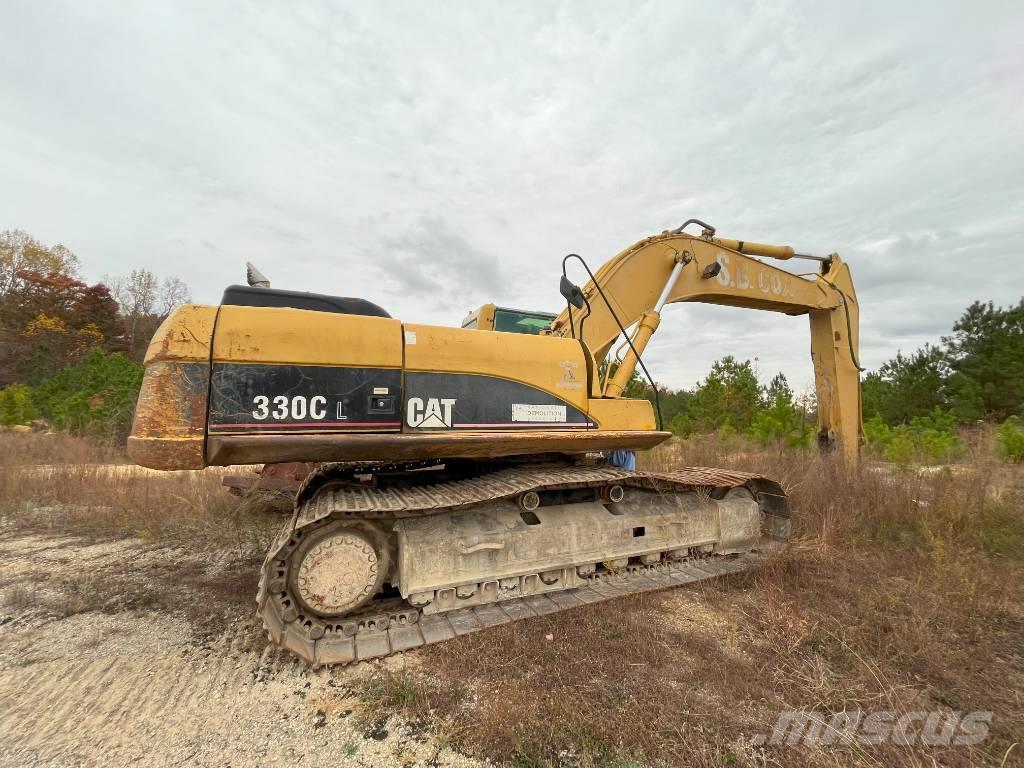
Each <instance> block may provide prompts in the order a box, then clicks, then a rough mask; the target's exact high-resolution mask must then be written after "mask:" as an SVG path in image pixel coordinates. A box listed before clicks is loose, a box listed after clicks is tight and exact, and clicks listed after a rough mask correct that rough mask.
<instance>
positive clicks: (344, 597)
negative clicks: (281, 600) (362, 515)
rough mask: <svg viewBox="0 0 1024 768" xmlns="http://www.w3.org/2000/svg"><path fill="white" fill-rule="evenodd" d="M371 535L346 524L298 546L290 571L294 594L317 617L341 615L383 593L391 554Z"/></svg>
mask: <svg viewBox="0 0 1024 768" xmlns="http://www.w3.org/2000/svg"><path fill="white" fill-rule="evenodd" d="M377 538H378V537H377V536H374V535H373V533H372V532H368V531H363V530H359V529H357V528H354V527H351V526H349V525H345V524H344V523H338V524H332V525H328V526H325V527H324V528H321V529H320V530H319V531H316V532H314V533H313V534H311V535H310V537H309V538H308V539H306V540H305V541H304V542H303V543H302V545H301V546H300V547H299V551H298V552H296V554H295V560H294V563H295V564H294V565H293V567H292V569H291V585H292V591H293V593H294V595H295V597H296V598H297V599H298V601H299V602H300V603H301V604H302V605H303V606H304V607H305V608H306V609H307V610H309V611H311V612H312V613H315V614H317V615H318V616H325V617H331V616H343V615H344V614H346V613H349V612H351V611H354V610H355V609H356V608H359V607H361V606H363V605H365V604H366V603H368V602H370V600H372V599H373V596H374V595H376V594H377V593H378V592H380V590H381V587H382V585H383V584H384V579H385V578H386V577H387V573H388V570H389V562H388V553H387V549H386V547H382V546H380V545H379V544H378V542H377V541H376V539H377Z"/></svg>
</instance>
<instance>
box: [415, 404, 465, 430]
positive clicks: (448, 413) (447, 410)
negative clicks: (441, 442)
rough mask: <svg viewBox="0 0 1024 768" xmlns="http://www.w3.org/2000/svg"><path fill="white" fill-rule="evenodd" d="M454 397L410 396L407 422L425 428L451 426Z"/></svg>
mask: <svg viewBox="0 0 1024 768" xmlns="http://www.w3.org/2000/svg"><path fill="white" fill-rule="evenodd" d="M454 407H455V398H454V397H428V398H427V399H426V400H424V399H423V398H422V397H410V398H409V402H408V403H406V416H405V420H406V423H408V425H409V426H410V427H417V428H423V429H430V428H435V429H436V428H441V429H443V428H445V427H447V428H451V426H452V409H453V408H454Z"/></svg>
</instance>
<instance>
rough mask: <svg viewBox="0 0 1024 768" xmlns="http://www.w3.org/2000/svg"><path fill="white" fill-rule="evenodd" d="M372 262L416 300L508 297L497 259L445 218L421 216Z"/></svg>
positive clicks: (383, 246)
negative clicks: (471, 241) (483, 296)
mask: <svg viewBox="0 0 1024 768" xmlns="http://www.w3.org/2000/svg"><path fill="white" fill-rule="evenodd" d="M366 257H367V259H368V260H370V261H372V262H373V263H374V264H375V265H376V266H377V268H378V269H379V270H380V274H381V277H383V278H384V279H385V280H387V281H389V282H391V283H394V284H395V285H396V286H397V288H398V289H399V290H400V291H401V292H402V293H405V294H409V295H412V296H419V297H428V298H433V299H435V300H440V299H447V298H451V299H460V300H461V299H462V298H463V297H464V296H465V295H466V294H467V293H480V294H486V295H489V296H491V297H492V298H498V297H499V296H500V295H501V294H503V293H504V286H503V282H502V271H501V265H500V263H499V262H498V260H497V258H496V257H495V256H494V255H493V254H490V253H487V252H485V251H483V250H482V249H480V248H478V247H477V246H475V245H473V244H472V243H470V241H469V240H468V239H467V238H466V237H465V236H464V235H462V234H460V233H459V232H456V231H454V230H453V229H452V227H451V225H450V224H449V223H448V222H447V221H446V220H445V219H443V218H441V217H439V216H427V215H424V216H420V217H418V218H417V219H416V220H415V221H414V222H412V223H410V224H409V225H406V227H405V228H404V231H403V232H402V233H401V234H398V235H394V236H389V237H386V238H384V239H383V241H382V242H381V244H380V247H379V248H374V249H373V250H372V251H369V252H367V253H366ZM480 303H483V302H480Z"/></svg>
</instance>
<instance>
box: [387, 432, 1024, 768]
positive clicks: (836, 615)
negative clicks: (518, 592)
mask: <svg viewBox="0 0 1024 768" xmlns="http://www.w3.org/2000/svg"><path fill="white" fill-rule="evenodd" d="M719 449H720V445H719V444H717V443H716V442H715V441H714V440H711V441H702V442H698V441H681V440H676V441H672V443H671V444H669V445H668V446H667V447H665V448H663V449H660V450H658V451H655V452H653V453H652V454H651V455H648V456H645V457H643V460H644V461H646V463H647V466H648V467H651V468H665V469H668V468H672V467H677V466H684V465H691V466H692V465H707V466H724V467H735V468H737V469H745V470H748V471H754V472H759V473H761V474H764V475H766V476H768V477H773V478H775V479H778V480H779V481H780V482H781V483H782V485H783V486H784V488H785V489H786V490H787V492H788V494H789V495H790V497H791V500H792V504H793V508H794V510H795V513H794V519H793V535H792V540H791V546H790V548H789V549H788V550H787V551H786V552H785V553H784V554H783V555H781V556H780V557H779V558H777V559H776V560H775V561H773V562H772V563H771V564H769V565H768V566H767V567H765V568H762V569H761V570H759V571H757V572H754V573H747V574H741V575H737V576H733V577H729V578H725V579H719V580H717V581H714V582H702V583H700V584H697V585H694V586H693V587H690V588H684V589H678V590H671V591H667V592H663V593H658V594H645V595H638V596H634V597H628V598H623V599H619V600H616V601H613V602H610V603H600V604H596V605H590V606H585V607H581V608H578V609H574V610H572V611H570V612H566V613H563V614H556V615H554V616H546V617H540V618H537V619H532V620H530V621H527V622H516V623H513V624H507V625H502V626H499V627H494V628H492V629H489V630H488V631H487V632H482V633H475V634H471V635H468V636H465V637H461V638H458V639H456V640H453V641H450V642H447V643H442V644H439V645H436V646H431V647H429V648H426V649H424V650H423V652H422V653H421V654H420V658H421V660H422V662H423V663H422V668H423V669H429V670H431V673H430V675H429V676H427V675H425V674H423V673H407V674H409V675H412V677H413V680H412V681H411V682H408V681H407V683H404V684H410V685H413V686H416V685H418V684H422V682H423V681H424V680H429V679H435V678H436V679H438V680H443V681H445V683H446V684H447V685H451V686H458V687H461V688H463V689H464V690H465V691H466V694H467V696H466V701H468V702H472V708H471V713H470V714H466V715H463V716H460V717H458V718H454V719H452V720H448V721H447V723H446V725H445V728H446V729H447V731H448V732H449V733H451V735H452V738H453V740H454V742H455V743H456V744H458V745H459V746H461V747H463V748H466V749H469V750H471V751H474V752H477V753H482V754H485V755H488V756H491V757H493V758H495V759H499V760H500V759H503V760H509V759H510V758H511V760H512V762H513V764H516V765H537V766H548V765H557V764H560V763H563V762H568V761H569V758H567V755H571V756H572V758H571V760H572V761H575V762H577V763H578V764H580V765H585V766H602V765H624V764H630V763H629V761H630V760H637V761H638V762H639V763H641V764H652V763H653V764H658V763H665V764H669V765H677V764H678V765H682V764H687V765H707V766H721V765H737V766H754V765H758V766H760V765H773V764H780V765H782V764H784V765H796V766H800V765H833V764H844V765H845V764H854V765H907V766H917V765H931V764H933V761H934V762H935V763H938V764H942V765H963V766H967V765H979V764H991V765H998V764H999V761H1000V760H1001V759H1002V755H1003V753H1004V752H1005V751H1006V750H1007V748H1008V747H1009V746H1010V745H1011V744H1012V743H1014V742H1015V741H1018V740H1019V739H1020V737H1021V725H1020V723H1022V722H1024V711H1022V705H1021V702H1020V700H1019V697H1018V696H1017V695H1016V694H1015V693H1014V691H1015V690H1019V689H1020V688H1021V686H1022V685H1024V664H1022V662H1021V657H1022V656H1024V641H1022V639H1021V638H1022V637H1024V609H1022V604H1024V588H1022V583H1024V582H1022V578H1021V577H1022V575H1024V546H1022V543H1024V538H1022V537H1024V516H1022V515H1021V514H1020V511H1019V510H1020V502H1021V490H1022V486H1024V484H1022V476H1021V473H1020V472H1019V471H1018V470H1016V469H1014V468H1012V467H1008V466H1006V465H1000V464H998V463H995V462H992V461H989V460H988V458H987V457H984V458H979V459H978V460H976V461H975V462H974V463H972V464H969V465H963V466H959V467H954V468H940V469H937V470H932V469H929V470H927V471H924V470H922V471H911V470H900V469H898V468H893V467H892V466H891V465H882V466H879V465H870V464H869V463H866V464H865V465H864V466H862V467H860V468H859V469H856V470H852V471H851V470H849V469H848V468H846V467H844V465H843V464H842V463H841V462H838V461H834V460H823V459H820V458H818V457H817V456H816V455H814V454H813V453H810V452H806V451H797V450H784V451H778V450H774V451H759V450H751V451H748V452H745V453H722V452H720V451H719ZM548 635H551V636H552V638H553V639H552V640H550V641H549V640H546V636H548ZM401 698H402V697H401V696H396V695H394V694H393V695H392V696H391V700H392V701H396V700H397V701H399V702H401ZM380 701H381V703H380V704H378V705H377V706H384V707H385V708H386V707H387V705H386V704H385V703H384V700H383V699H381V700H380ZM947 707H948V708H954V709H960V710H963V711H970V710H991V711H993V712H994V713H995V717H994V720H993V724H992V729H991V735H990V737H989V739H988V740H987V741H986V742H984V743H983V744H982V745H980V746H979V747H974V748H964V747H947V748H941V747H929V748H925V747H916V748H914V749H910V748H907V747H898V746H895V745H880V746H878V747H872V748H870V749H864V748H857V749H855V750H853V751H849V750H847V751H846V752H842V751H839V752H836V753H831V754H830V753H823V752H820V751H814V750H792V749H788V748H779V749H781V750H782V751H778V749H776V748H753V747H751V746H750V742H749V737H750V736H751V735H752V734H756V733H763V732H765V730H766V729H767V730H770V728H771V726H772V723H774V720H775V718H776V717H777V715H778V713H779V711H781V710H790V709H807V710H810V709H824V710H826V711H828V712H830V713H835V712H843V711H853V710H856V709H861V710H865V711H867V710H877V709H891V710H895V711H896V712H908V711H913V710H920V709H936V708H939V709H941V708H947ZM399 708H401V706H400V707H399ZM453 711H454V710H453V709H452V708H450V707H441V706H439V707H438V708H437V710H436V711H435V713H434V715H433V717H434V718H435V719H436V718H450V717H452V713H453ZM633 756H643V757H642V758H639V759H638V758H636V757H633ZM616 761H618V762H616Z"/></svg>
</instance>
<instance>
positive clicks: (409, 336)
mask: <svg viewBox="0 0 1024 768" xmlns="http://www.w3.org/2000/svg"><path fill="white" fill-rule="evenodd" d="M405 343H406V344H415V343H416V331H406V332H405Z"/></svg>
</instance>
